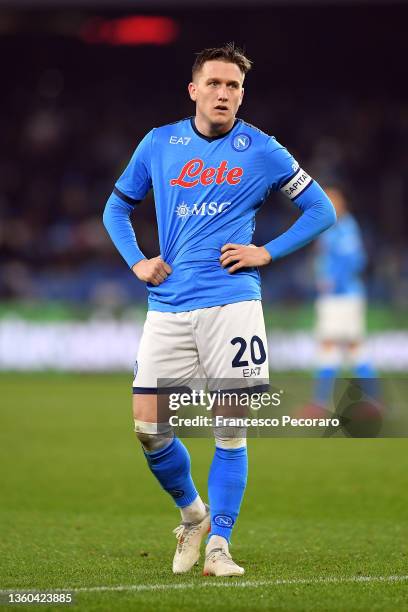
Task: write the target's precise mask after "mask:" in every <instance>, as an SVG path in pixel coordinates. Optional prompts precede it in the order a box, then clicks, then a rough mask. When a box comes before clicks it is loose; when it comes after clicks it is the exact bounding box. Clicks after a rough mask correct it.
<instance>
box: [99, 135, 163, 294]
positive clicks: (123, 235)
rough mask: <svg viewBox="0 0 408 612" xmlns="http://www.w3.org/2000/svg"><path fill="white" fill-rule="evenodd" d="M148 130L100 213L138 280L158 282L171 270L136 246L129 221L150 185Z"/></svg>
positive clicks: (110, 234) (156, 283) (155, 283)
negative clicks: (146, 255)
mask: <svg viewBox="0 0 408 612" xmlns="http://www.w3.org/2000/svg"><path fill="white" fill-rule="evenodd" d="M152 134H153V132H152V131H151V132H149V133H148V134H147V135H146V136H145V137H144V138H143V140H142V141H141V142H140V144H139V146H138V147H137V149H136V151H135V152H134V154H133V156H132V158H131V160H130V162H129V164H128V166H127V168H126V169H125V171H124V172H123V174H122V175H121V177H120V178H119V180H118V181H117V182H116V184H115V187H114V190H113V192H112V194H111V195H110V197H109V199H108V201H107V203H106V206H105V210H104V213H103V222H104V225H105V227H106V230H107V231H108V234H109V236H110V237H111V239H112V241H113V243H114V245H115V246H116V248H117V249H118V251H119V253H120V254H121V255H122V257H123V259H124V260H125V261H126V263H127V264H128V266H129V268H130V269H131V270H132V271H133V273H134V274H135V275H136V276H137V278H139V279H140V280H141V281H144V282H146V283H152V284H153V285H156V286H157V285H160V283H162V282H163V281H164V280H166V278H167V276H168V275H169V274H170V273H171V268H170V266H169V265H168V264H167V263H166V262H164V261H163V260H162V258H161V257H160V256H159V257H153V258H152V259H147V258H146V257H145V255H144V254H143V253H142V251H141V250H140V248H139V245H138V243H137V239H136V235H135V232H134V230H133V227H132V224H131V222H130V215H131V214H132V212H133V210H134V208H135V206H137V204H139V202H140V201H141V200H143V199H144V197H145V196H146V194H147V193H148V191H149V190H150V189H151V186H152V180H151V155H150V152H151V141H152Z"/></svg>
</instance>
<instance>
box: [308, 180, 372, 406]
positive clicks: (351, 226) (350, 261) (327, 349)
mask: <svg viewBox="0 0 408 612" xmlns="http://www.w3.org/2000/svg"><path fill="white" fill-rule="evenodd" d="M325 191H326V193H327V195H328V196H329V198H330V200H331V201H332V203H333V205H334V207H335V209H336V214H337V223H336V224H335V225H334V226H333V227H331V228H330V229H329V230H328V231H327V232H325V233H324V234H322V235H321V236H320V237H319V239H318V241H317V243H316V246H317V257H316V261H315V265H316V280H317V291H318V294H319V297H318V298H317V301H316V335H317V340H318V343H319V348H318V356H317V372H316V384H315V395H314V405H315V407H316V408H324V409H326V408H327V405H328V403H329V401H330V400H331V399H332V391H333V385H334V381H335V378H336V376H337V374H338V372H339V370H340V368H342V367H347V368H349V369H351V370H352V372H353V375H354V376H355V377H357V378H359V379H371V378H374V377H375V371H374V368H373V366H372V364H371V363H370V361H369V359H368V356H367V352H366V349H365V347H364V335H365V327H366V321H365V319H366V300H365V291H364V283H363V280H362V273H363V271H364V268H365V266H366V262H367V256H366V252H365V249H364V244H363V240H362V237H361V232H360V228H359V226H358V223H357V221H356V219H355V217H354V216H353V215H352V214H351V212H350V211H349V209H348V204H347V199H346V195H345V191H344V189H343V188H342V187H341V186H340V185H335V184H333V185H329V186H326V188H325Z"/></svg>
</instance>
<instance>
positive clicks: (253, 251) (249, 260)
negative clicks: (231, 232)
mask: <svg viewBox="0 0 408 612" xmlns="http://www.w3.org/2000/svg"><path fill="white" fill-rule="evenodd" d="M221 253H222V255H221V257H220V262H221V265H222V267H223V268H226V267H227V266H231V267H230V269H229V270H228V272H229V273H230V274H232V273H233V272H236V270H239V269H240V268H253V267H259V266H266V265H267V264H268V263H270V262H271V261H272V257H271V256H270V255H269V253H268V251H267V250H266V249H265V247H263V246H261V247H257V246H255V245H254V244H248V245H245V244H230V243H228V244H224V246H223V247H222V249H221ZM231 264H232V265H231Z"/></svg>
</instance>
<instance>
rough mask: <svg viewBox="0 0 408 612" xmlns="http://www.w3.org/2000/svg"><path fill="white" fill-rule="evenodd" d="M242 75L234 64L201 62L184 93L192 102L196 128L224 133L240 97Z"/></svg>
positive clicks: (233, 117) (217, 61)
mask: <svg viewBox="0 0 408 612" xmlns="http://www.w3.org/2000/svg"><path fill="white" fill-rule="evenodd" d="M243 82H244V75H243V74H242V72H241V70H240V69H239V68H238V66H237V65H236V64H232V63H230V62H222V61H219V60H211V61H208V62H205V64H204V65H203V67H202V69H201V70H200V71H199V72H198V73H196V75H195V77H194V81H193V82H192V83H190V84H189V86H188V91H189V93H190V97H191V99H192V100H193V101H194V102H195V103H196V119H197V123H198V126H197V127H198V129H200V128H199V125H200V124H201V125H204V126H206V127H207V128H208V129H209V130H210V131H211V130H215V131H219V132H221V133H222V132H224V131H228V130H229V129H230V128H231V127H232V126H233V123H234V120H235V115H236V114H237V111H238V108H239V106H240V105H241V102H242V97H243V95H244V88H243V86H242V85H243Z"/></svg>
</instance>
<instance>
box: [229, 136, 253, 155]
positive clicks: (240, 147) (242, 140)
mask: <svg viewBox="0 0 408 612" xmlns="http://www.w3.org/2000/svg"><path fill="white" fill-rule="evenodd" d="M251 142H252V139H251V137H250V136H248V134H244V133H240V134H237V135H236V136H235V138H234V140H233V141H232V147H233V149H235V151H246V150H247V149H249V147H250V146H251Z"/></svg>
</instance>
